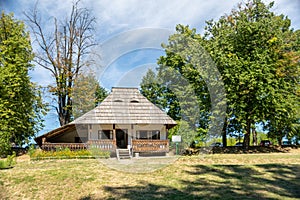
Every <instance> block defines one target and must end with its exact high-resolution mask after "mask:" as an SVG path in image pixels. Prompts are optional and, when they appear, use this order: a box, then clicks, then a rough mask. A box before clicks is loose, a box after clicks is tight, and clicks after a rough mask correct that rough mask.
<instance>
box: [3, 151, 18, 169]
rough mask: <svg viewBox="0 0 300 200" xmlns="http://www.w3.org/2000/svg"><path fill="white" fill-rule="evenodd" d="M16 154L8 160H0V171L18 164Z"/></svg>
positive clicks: (9, 156) (8, 157)
mask: <svg viewBox="0 0 300 200" xmlns="http://www.w3.org/2000/svg"><path fill="white" fill-rule="evenodd" d="M16 163H17V162H16V153H15V152H14V153H13V154H12V155H8V156H7V158H6V160H0V169H8V168H11V167H13V166H14V165H15V164H16Z"/></svg>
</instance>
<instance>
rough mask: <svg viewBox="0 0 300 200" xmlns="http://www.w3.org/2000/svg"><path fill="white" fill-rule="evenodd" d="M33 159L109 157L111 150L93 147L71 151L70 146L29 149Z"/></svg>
mask: <svg viewBox="0 0 300 200" xmlns="http://www.w3.org/2000/svg"><path fill="white" fill-rule="evenodd" d="M29 156H30V158H31V159H32V160H41V159H66V158H67V159H72V158H109V157H110V152H108V151H102V150H100V149H95V148H91V149H90V150H77V151H71V150H70V149H69V148H65V149H62V148H56V150H55V151H42V150H35V151H29Z"/></svg>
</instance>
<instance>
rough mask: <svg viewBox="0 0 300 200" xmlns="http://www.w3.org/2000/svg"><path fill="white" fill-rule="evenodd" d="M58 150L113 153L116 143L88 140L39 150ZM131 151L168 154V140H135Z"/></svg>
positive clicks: (53, 144)
mask: <svg viewBox="0 0 300 200" xmlns="http://www.w3.org/2000/svg"><path fill="white" fill-rule="evenodd" d="M59 148H62V149H64V148H69V149H70V150H81V149H91V148H97V149H101V150H104V151H112V152H114V151H115V150H116V149H117V141H116V140H110V139H102V140H89V141H87V142H86V143H49V142H45V143H43V144H42V146H41V149H42V150H45V151H52V150H56V149H59ZM131 148H132V151H133V152H134V153H135V152H138V153H142V152H151V153H156V152H158V153H166V152H169V140H147V139H145V140H141V139H136V140H132V141H131Z"/></svg>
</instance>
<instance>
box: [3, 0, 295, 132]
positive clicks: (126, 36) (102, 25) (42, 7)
mask: <svg viewBox="0 0 300 200" xmlns="http://www.w3.org/2000/svg"><path fill="white" fill-rule="evenodd" d="M72 2H73V0H56V1H49V0H39V1H38V4H37V5H38V9H39V11H40V12H41V13H43V16H42V18H43V20H44V23H43V26H44V27H45V29H47V28H48V27H50V26H51V25H52V24H51V17H52V16H55V17H56V18H58V19H65V18H66V17H67V16H68V14H69V12H70V9H71V5H72ZM239 2H241V1H240V0H230V1H229V0H228V1H220V0H210V1H200V0H164V1H158V0H148V1H146V0H97V1H96V0H82V1H81V4H80V5H82V6H83V7H87V8H89V9H90V10H91V12H92V13H91V14H92V15H94V16H95V17H96V19H97V26H96V40H97V42H98V43H99V46H98V47H97V48H96V49H95V50H96V51H97V52H99V53H100V55H101V59H99V61H98V63H99V66H96V68H97V69H98V71H97V77H98V79H99V81H100V83H101V84H102V85H103V86H104V87H105V88H107V89H108V90H110V88H111V87H113V86H131V87H133V86H138V84H139V82H140V80H141V77H142V76H143V74H144V73H145V72H146V71H147V69H148V68H155V66H156V64H155V63H156V60H157V58H158V57H159V56H160V55H163V51H162V49H161V48H160V44H161V43H162V42H165V43H166V42H167V38H168V35H169V34H171V33H173V32H174V30H175V26H176V24H185V25H186V24H189V25H190V27H192V28H196V29H197V31H198V32H200V33H201V32H202V31H203V27H204V26H205V21H206V20H209V19H215V20H217V19H218V18H219V17H220V16H221V15H224V14H225V13H229V12H230V11H231V9H233V8H234V7H236V5H237V3H239ZM265 2H270V1H269V0H268V1H265ZM35 3H36V1H34V0H13V1H12V0H0V8H1V9H2V10H4V11H5V12H6V13H9V12H13V13H14V14H15V17H16V18H17V19H21V20H25V16H24V15H23V12H24V11H29V10H32V9H33V7H34V5H35ZM273 11H274V12H276V13H278V14H281V13H282V14H284V15H287V16H288V17H289V18H290V19H291V20H292V27H293V28H295V29H300V15H299V13H300V0H275V6H274V9H273ZM33 47H35V45H33ZM104 47H105V48H104ZM30 75H31V77H32V80H33V81H35V82H37V83H38V84H40V85H43V86H46V85H48V84H50V83H51V82H52V79H51V77H50V76H49V74H48V72H47V71H45V70H43V69H42V68H41V67H38V66H37V67H36V68H35V70H34V71H32V72H31V73H30ZM46 122H47V123H46V127H45V129H44V130H43V131H42V132H41V133H45V132H47V131H50V130H52V129H53V128H55V127H58V125H59V124H58V121H57V117H56V115H55V113H54V112H50V113H49V114H48V116H47V117H46Z"/></svg>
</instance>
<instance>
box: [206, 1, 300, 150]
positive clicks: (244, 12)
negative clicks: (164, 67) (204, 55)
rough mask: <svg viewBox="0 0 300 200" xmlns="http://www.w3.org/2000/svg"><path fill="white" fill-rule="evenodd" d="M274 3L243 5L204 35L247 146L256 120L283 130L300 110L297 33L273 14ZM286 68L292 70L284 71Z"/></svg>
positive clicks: (230, 112) (230, 113) (231, 113)
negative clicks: (299, 103) (299, 100)
mask: <svg viewBox="0 0 300 200" xmlns="http://www.w3.org/2000/svg"><path fill="white" fill-rule="evenodd" d="M272 7H273V3H270V4H268V5H265V4H264V3H263V2H262V1H260V0H254V1H248V2H247V3H245V4H240V5H238V8H237V10H233V11H232V12H231V13H230V14H228V15H225V16H222V17H221V18H220V19H219V20H218V21H216V22H214V21H209V22H208V24H207V27H206V33H205V37H204V38H205V40H206V41H207V43H206V45H205V47H206V49H207V51H208V52H210V54H211V56H212V57H213V59H214V61H215V62H216V63H217V66H218V69H219V71H220V73H221V74H222V78H223V81H224V83H225V88H226V93H227V98H228V104H229V107H228V108H229V109H228V112H227V114H228V117H229V118H230V119H232V120H231V121H230V123H232V125H233V126H234V128H235V130H236V131H242V132H244V133H245V137H244V146H245V147H248V146H249V142H250V133H251V127H253V126H254V125H255V124H256V123H257V122H266V123H269V124H273V126H272V127H273V128H275V127H276V129H277V130H278V129H281V128H280V127H282V126H281V125H280V124H282V123H283V124H285V126H286V127H289V123H290V121H291V120H294V119H293V118H294V117H291V118H290V117H289V115H290V114H291V115H294V114H293V113H294V110H295V107H294V105H293V104H294V103H295V100H294V99H296V97H295V89H296V85H297V84H298V83H299V70H297V68H298V67H299V60H298V62H297V56H296V53H295V52H294V50H293V49H292V48H291V46H293V45H294V42H293V41H291V40H288V39H289V38H291V35H293V30H291V29H290V20H289V19H288V18H287V17H285V16H283V15H276V14H275V13H273V12H271V11H270V9H271V8H272ZM295 61H296V63H295ZM283 63H284V64H283ZM292 63H293V64H292ZM298 69H299V68H298ZM286 70H287V71H288V72H290V73H280V71H286ZM297 74H298V75H297ZM297 79H298V81H297ZM274 116H276V117H275V118H274ZM285 120H287V121H286V122H284V121H285ZM273 122H276V123H275V124H274V123H273ZM277 122H279V123H277Z"/></svg>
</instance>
